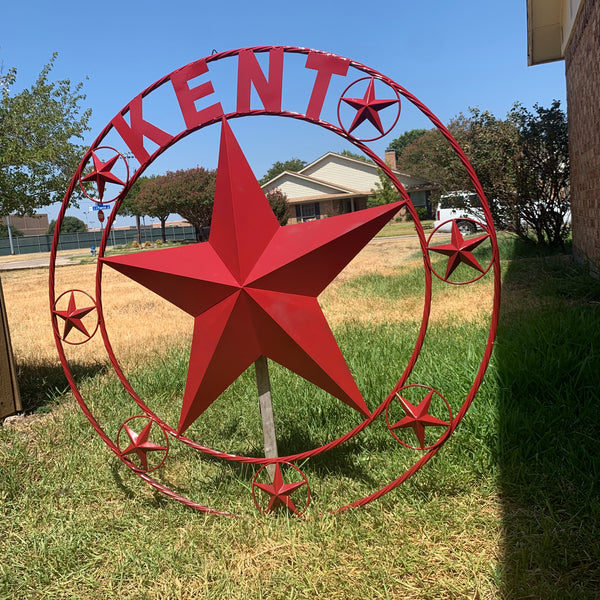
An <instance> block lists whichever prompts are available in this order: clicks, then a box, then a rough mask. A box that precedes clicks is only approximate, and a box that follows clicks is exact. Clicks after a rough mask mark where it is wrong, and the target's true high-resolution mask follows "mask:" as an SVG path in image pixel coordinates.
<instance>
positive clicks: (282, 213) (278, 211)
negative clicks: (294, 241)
mask: <svg viewBox="0 0 600 600" xmlns="http://www.w3.org/2000/svg"><path fill="white" fill-rule="evenodd" d="M266 197H267V200H268V201H269V204H270V205H271V209H272V210H273V212H274V213H275V216H276V217H277V220H278V221H279V224H280V225H285V224H286V223H287V222H288V207H289V204H288V199H287V196H286V195H285V194H284V193H283V192H282V191H281V190H280V189H279V188H275V189H273V190H270V191H268V192H267V193H266Z"/></svg>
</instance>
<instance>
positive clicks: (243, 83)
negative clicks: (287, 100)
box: [237, 48, 283, 113]
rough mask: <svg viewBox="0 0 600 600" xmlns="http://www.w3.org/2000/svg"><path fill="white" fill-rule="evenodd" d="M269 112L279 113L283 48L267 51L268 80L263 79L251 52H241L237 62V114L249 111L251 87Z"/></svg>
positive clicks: (263, 76)
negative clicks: (252, 86)
mask: <svg viewBox="0 0 600 600" xmlns="http://www.w3.org/2000/svg"><path fill="white" fill-rule="evenodd" d="M252 84H254V88H255V89H256V92H257V94H258V96H259V98H260V99H261V101H262V103H263V106H264V107H265V109H266V110H267V111H269V112H281V94H282V87H283V48H271V50H269V79H268V80H267V79H266V78H265V75H264V73H263V72H262V69H261V68H260V65H259V64H258V60H256V56H255V54H254V52H252V50H242V51H241V52H240V54H239V62H238V83H237V112H239V113H245V112H249V111H250V92H251V85H252Z"/></svg>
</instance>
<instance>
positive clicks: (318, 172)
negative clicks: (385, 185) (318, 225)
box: [262, 152, 436, 224]
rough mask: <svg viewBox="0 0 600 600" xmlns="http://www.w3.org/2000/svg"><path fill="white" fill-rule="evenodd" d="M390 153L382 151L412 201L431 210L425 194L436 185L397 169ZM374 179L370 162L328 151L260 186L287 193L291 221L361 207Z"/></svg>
mask: <svg viewBox="0 0 600 600" xmlns="http://www.w3.org/2000/svg"><path fill="white" fill-rule="evenodd" d="M393 154H394V153H393V152H391V153H389V152H386V161H387V164H388V166H390V168H392V170H393V172H394V174H395V176H396V177H397V178H398V180H399V181H400V183H401V184H402V185H403V186H404V188H405V189H406V191H407V192H408V194H409V196H410V198H411V201H412V203H413V204H414V206H415V207H419V208H427V209H428V211H429V212H431V206H430V204H429V196H430V193H431V190H433V189H435V188H436V185H435V184H434V183H432V182H430V181H426V180H425V179H421V178H419V177H413V176H411V175H407V174H406V173H400V172H399V171H397V170H396V169H395V157H394V156H393ZM378 182H379V174H378V171H377V165H375V164H374V163H372V162H364V161H362V160H358V159H355V158H350V157H348V156H343V155H341V154H336V153H335V152H328V153H327V154H325V155H324V156H321V157H320V158H318V159H317V160H315V161H314V162H312V163H310V164H309V165H307V166H306V167H304V169H302V170H301V171H298V172H297V173H293V172H291V171H285V172H283V173H281V174H280V175H278V176H277V177H274V178H273V179H271V180H270V181H268V182H267V183H266V184H265V185H263V186H262V189H263V191H264V192H269V191H271V190H274V189H276V188H279V189H280V190H281V191H282V192H283V193H284V194H285V195H286V196H287V199H288V202H289V205H290V208H289V213H288V216H289V219H288V223H290V224H292V223H299V222H302V221H311V220H313V219H321V218H323V217H330V216H333V215H340V214H343V213H349V212H355V211H357V210H362V209H364V208H366V207H367V198H368V197H369V196H372V195H373V190H374V189H375V185H376V183H378Z"/></svg>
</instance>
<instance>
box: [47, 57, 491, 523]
mask: <svg viewBox="0 0 600 600" xmlns="http://www.w3.org/2000/svg"><path fill="white" fill-rule="evenodd" d="M272 48H274V47H273V46H256V47H252V48H240V49H236V50H231V51H227V52H221V53H216V54H212V55H210V56H208V57H206V58H205V59H204V60H205V61H206V63H210V62H213V61H217V60H221V59H223V58H230V57H234V56H237V55H238V54H239V53H240V52H241V51H242V50H250V51H252V52H255V53H261V52H268V51H270V50H271V49H272ZM280 48H282V49H283V50H284V52H287V53H292V54H294V53H295V54H304V55H307V54H309V52H315V53H316V54H322V55H326V54H329V53H326V52H322V51H316V50H310V49H308V48H299V47H291V46H280ZM349 66H350V67H353V68H354V69H357V70H359V71H362V72H363V73H365V74H367V75H369V76H372V77H375V78H377V79H380V80H381V81H383V82H384V83H386V84H387V85H389V86H390V87H392V89H394V90H396V91H397V92H398V93H399V94H400V95H401V96H403V97H404V98H405V99H406V100H408V101H409V102H410V103H411V104H413V105H414V106H415V107H416V108H417V109H418V110H420V111H421V112H422V113H423V114H424V115H425V116H426V117H427V118H429V120H430V121H431V122H432V123H433V124H434V126H435V127H436V128H437V129H438V130H439V131H440V132H441V133H442V135H443V136H444V137H445V138H446V140H447V141H448V143H449V144H450V146H451V147H452V149H453V150H454V152H455V153H456V155H457V156H458V158H459V160H460V161H461V162H462V164H463V166H464V167H465V169H466V171H467V173H468V175H469V177H470V179H471V181H472V183H473V186H474V188H475V192H476V193H477V194H478V196H479V198H480V199H481V201H482V210H483V212H484V215H485V218H486V221H488V222H489V223H491V222H492V217H491V212H490V210H489V206H488V204H487V201H486V199H485V194H484V192H483V189H482V187H481V184H480V183H479V181H478V179H477V176H476V174H475V171H474V170H473V167H472V166H471V165H470V163H469V161H468V159H467V157H466V155H465V154H464V152H463V151H462V149H461V148H460V146H459V144H458V142H456V140H455V139H454V138H453V137H452V135H451V134H450V132H449V131H448V129H447V128H446V127H445V126H444V125H443V123H442V122H441V121H440V120H439V119H438V118H437V117H436V116H435V115H434V114H433V113H432V112H431V111H430V110H429V109H428V108H427V107H426V106H425V105H424V104H423V103H421V102H420V101H419V100H418V99H417V98H416V97H415V96H414V95H412V94H411V93H410V92H408V91H407V90H405V89H404V88H402V87H401V86H399V85H398V84H396V83H395V82H393V81H392V80H391V79H389V78H387V77H385V76H383V75H381V74H380V73H378V72H377V71H375V70H374V69H371V68H370V67H367V66H365V65H363V64H361V63H359V62H356V61H352V60H349ZM170 76H171V73H169V74H167V75H165V76H164V77H162V78H161V79H159V80H158V81H156V82H155V83H153V84H152V85H150V86H149V87H148V88H146V90H144V91H143V92H142V94H141V97H145V96H147V95H148V94H150V93H151V92H152V91H154V90H156V89H157V88H159V87H160V86H162V85H163V84H164V83H166V82H168V81H169V78H170ZM127 110H128V106H125V107H124V108H123V109H122V110H121V111H120V114H122V115H123V114H125V113H126V112H127ZM254 115H257V116H258V115H276V116H283V117H289V118H295V119H301V120H304V121H309V122H311V123H314V124H317V125H319V126H321V127H324V128H326V129H328V130H330V131H332V132H334V133H337V134H338V135H340V136H341V137H344V138H345V139H347V140H348V141H350V142H351V143H353V144H354V145H355V146H356V147H357V148H358V149H359V150H361V151H362V152H363V153H365V154H366V155H367V156H369V158H371V159H373V160H374V161H375V162H376V163H377V164H378V166H379V167H380V168H381V169H382V171H383V172H384V173H385V174H386V175H387V176H388V177H390V179H391V180H392V181H393V183H394V185H395V186H396V188H397V189H398V191H399V193H400V194H401V195H402V197H403V198H404V199H405V200H406V201H407V208H408V210H409V212H410V214H411V215H412V216H413V219H414V221H415V227H416V229H417V235H418V237H419V242H420V245H421V248H422V252H423V256H424V263H425V266H426V267H427V263H428V256H427V243H426V241H425V235H424V232H423V229H422V227H421V226H420V223H419V221H418V219H416V218H415V217H416V216H417V215H416V210H415V209H414V207H413V206H412V204H411V203H410V201H409V199H408V195H407V194H406V191H405V190H404V188H403V187H402V185H401V184H400V182H399V181H398V180H397V179H396V178H395V177H394V176H393V173H392V172H391V170H390V169H389V168H388V167H387V165H385V164H383V163H382V161H381V160H380V159H379V158H378V157H377V156H376V155H375V154H374V153H373V152H372V151H371V150H370V149H369V148H368V147H367V146H365V145H364V143H363V142H362V141H360V140H357V139H355V138H353V137H352V136H351V135H349V134H347V133H345V132H344V131H343V130H341V129H340V128H338V127H336V126H334V125H332V124H331V123H327V122H325V121H322V120H311V119H308V118H307V117H306V116H305V115H301V114H298V113H293V112H287V111H281V112H272V111H267V110H250V111H248V112H247V113H243V114H242V113H230V114H228V115H225V117H226V118H238V117H245V116H254ZM220 118H221V116H220V117H219V118H218V119H215V120H214V121H212V122H208V123H205V124H203V125H202V126H201V127H196V128H193V129H190V130H185V131H182V132H181V133H180V134H178V135H176V136H174V138H173V139H172V140H171V142H170V143H169V144H168V145H165V146H163V147H161V148H159V149H158V150H156V151H155V152H154V153H153V154H152V155H151V157H150V158H151V160H150V161H148V162H147V163H146V164H145V166H144V167H143V168H140V169H138V171H136V173H135V175H134V177H133V178H131V179H128V182H127V185H126V186H125V188H124V189H123V191H122V193H121V194H120V195H119V196H118V199H117V205H116V210H114V211H112V212H111V215H110V216H109V219H108V223H107V227H106V228H105V232H104V236H103V238H102V242H101V247H100V256H103V254H104V250H105V248H106V244H107V240H108V233H109V231H110V226H111V225H112V222H113V221H114V217H115V213H116V212H117V210H118V206H119V204H120V202H121V200H122V199H123V198H124V197H125V195H126V193H127V192H128V190H129V189H130V187H131V185H133V183H134V181H135V180H136V179H137V177H139V176H140V175H141V174H142V173H143V170H144V169H145V168H146V167H147V166H148V165H149V164H150V163H151V162H152V160H154V159H155V158H157V157H158V156H159V155H160V154H162V153H163V152H164V151H165V150H167V149H168V148H169V147H170V146H172V145H173V144H175V143H177V142H178V141H179V140H180V139H183V138H184V137H186V136H187V135H189V134H191V133H192V132H194V131H196V130H198V129H201V128H203V127H207V126H209V125H212V124H214V123H215V122H217V121H218V120H220ZM111 128H112V125H111V124H110V123H109V124H108V125H107V126H106V127H105V128H104V129H103V130H102V132H101V133H100V135H99V136H98V137H97V138H96V140H95V142H94V143H93V144H92V146H91V148H90V151H91V150H92V149H94V148H97V147H100V144H101V142H102V140H103V139H104V138H105V137H106V136H107V135H108V133H109V132H110V130H111ZM83 168H84V165H83V163H82V164H80V166H79V167H78V169H77V170H76V173H75V175H74V177H73V179H72V180H71V183H70V185H69V188H68V190H67V192H66V194H65V199H64V200H63V206H62V208H61V212H60V214H59V216H58V218H57V225H56V229H55V234H54V239H53V244H52V252H51V262H50V273H49V279H50V283H49V297H50V306H51V307H52V306H53V303H54V300H55V288H54V275H55V269H56V251H57V247H58V238H59V235H60V227H61V225H62V221H63V220H64V216H65V210H66V207H67V206H68V203H69V199H70V196H71V194H72V193H73V190H74V187H75V185H76V182H77V181H78V179H79V177H80V176H81V173H82V172H83ZM489 233H490V241H491V243H492V255H493V258H492V264H493V266H494V304H493V310H492V318H491V321H490V330H489V334H488V338H487V342H486V346H485V349H484V352H483V357H482V360H481V362H480V365H479V368H478V370H477V373H476V375H475V379H474V382H473V384H472V386H471V388H470V390H469V392H468V394H467V396H466V398H465V400H464V402H463V404H462V406H461V408H460V410H459V411H458V413H457V415H456V417H455V418H454V420H453V422H452V425H451V427H450V429H449V432H448V437H449V436H450V435H451V434H452V433H453V431H454V430H455V429H456V427H457V426H458V424H459V423H460V421H461V420H462V418H463V417H464V415H465V414H466V411H467V410H468V408H469V406H470V405H471V403H472V402H473V399H474V397H475V394H476V393H477V390H478V389H479V387H480V385H481V382H482V380H483V376H484V374H485V371H486V368H487V366H488V364H489V360H490V357H491V353H492V350H493V342H494V339H495V336H496V331H497V327H498V314H499V307H500V262H499V255H498V247H497V239H496V234H495V230H494V229H493V228H490V230H489ZM101 272H102V266H101V264H100V266H99V268H98V273H97V278H96V290H97V292H101ZM425 278H426V290H425V295H426V300H425V306H424V310H423V318H422V322H421V328H420V331H419V335H418V339H417V342H416V344H415V348H414V350H413V352H412V354H411V357H410V359H409V362H408V364H407V366H406V368H405V370H404V373H403V374H402V376H401V377H400V380H399V381H398V383H397V384H396V386H394V389H393V390H392V391H391V392H390V395H389V396H388V398H387V399H386V401H387V400H389V398H390V396H392V395H393V394H394V393H395V392H396V391H397V390H398V389H399V388H400V387H402V386H403V385H404V383H405V382H406V380H407V378H408V376H409V375H410V373H411V371H412V368H413V367H414V364H415V362H416V360H417V358H418V356H419V353H420V350H421V348H422V345H423V343H424V339H425V334H426V331H427V323H428V318H429V311H430V306H429V304H430V300H431V275H430V270H429V268H426V269H425ZM97 297H98V304H97V305H98V310H99V315H100V328H101V332H102V336H103V339H104V342H105V346H106V348H107V352H108V354H109V357H110V360H111V362H112V363H113V366H114V368H115V371H116V373H117V375H118V376H119V378H120V379H121V381H122V382H123V385H124V386H125V388H126V389H127V391H128V392H129V393H130V395H131V396H132V398H133V399H134V400H135V401H136V403H137V404H138V405H139V406H140V407H141V408H142V410H143V411H144V413H146V414H147V415H148V416H149V417H151V418H154V417H155V415H153V413H152V411H150V410H149V409H148V407H146V406H145V404H144V403H143V402H142V401H141V399H139V398H137V394H135V392H134V391H133V389H132V388H131V386H130V385H129V384H128V382H127V380H126V378H125V376H124V374H123V372H122V371H121V369H120V367H119V366H118V363H117V361H116V358H115V356H114V352H113V351H112V348H111V346H110V342H109V341H108V336H107V335H106V330H105V327H104V321H103V316H102V309H101V300H100V295H99V293H98V294H97ZM55 341H56V345H57V350H58V353H59V356H60V360H61V363H62V365H63V369H64V371H65V375H66V377H67V380H68V381H69V384H70V386H71V389H72V390H73V393H74V395H75V397H76V399H77V401H78V403H79V404H80V406H81V408H82V410H83V412H84V414H85V415H86V417H87V418H88V420H89V421H90V423H91V424H92V426H93V427H94V429H95V430H96V432H97V433H98V435H99V436H100V437H101V438H102V439H103V440H104V442H105V443H106V444H107V446H108V447H109V448H110V449H111V450H112V451H113V452H115V453H116V454H118V448H116V446H115V444H114V443H113V442H112V440H111V439H110V438H109V437H108V435H107V434H106V433H105V432H104V430H103V429H102V427H101V426H100V424H99V423H98V421H97V420H96V419H95V418H94V416H93V415H92V413H91V411H90V410H89V408H88V407H87V405H86V403H85V401H84V399H83V397H82V396H81V393H80V392H79V390H78V388H77V384H76V382H75V380H74V378H73V375H72V372H71V370H70V368H69V365H68V363H67V360H66V357H65V353H64V349H63V347H62V340H61V339H60V337H58V336H57V335H56V330H55ZM386 401H384V402H382V404H381V405H380V406H379V407H378V409H376V411H374V413H373V414H372V416H371V418H370V419H367V420H365V421H364V422H363V423H362V424H361V425H359V426H357V427H356V428H355V429H354V430H352V431H351V432H349V433H348V434H346V435H345V436H342V437H341V438H339V439H338V440H334V441H333V442H330V443H329V444H327V445H325V446H323V447H322V449H321V450H320V451H324V450H328V449H331V448H332V447H334V446H336V445H338V444H340V443H342V442H344V441H346V440H348V439H350V437H352V436H353V435H355V434H356V433H358V432H359V431H362V429H364V428H365V427H366V426H367V425H368V424H370V423H371V422H372V421H373V420H374V419H375V418H377V416H379V414H381V412H382V411H383V409H384V405H385V402H386ZM157 420H158V421H160V420H159V419H157ZM165 429H166V430H167V431H168V432H169V433H170V434H171V435H176V434H175V433H174V431H173V430H172V429H170V428H168V427H166V428H165ZM179 439H180V440H181V441H183V442H185V443H188V444H189V445H190V446H192V447H194V448H197V449H200V450H203V451H205V452H207V453H208V454H210V455H213V456H217V457H220V458H223V459H226V460H238V461H240V462H258V463H261V464H265V465H266V464H270V463H271V462H274V460H267V459H262V460H255V459H250V458H249V457H230V456H229V455H227V454H226V453H221V452H218V451H211V450H210V449H207V448H203V447H202V446H201V445H199V444H196V443H193V442H192V441H191V440H186V439H185V438H184V437H183V436H180V437H179ZM441 446H442V445H439V446H436V447H435V448H432V449H431V450H429V451H427V452H426V453H425V454H424V455H423V456H422V457H421V458H420V459H419V460H418V461H417V462H416V463H415V464H414V465H413V466H412V467H411V468H409V469H408V470H407V471H405V472H404V473H403V474H402V475H400V476H399V477H398V478H396V479H395V480H393V481H391V482H390V483H389V484H387V485H386V486H384V487H382V488H380V489H379V490H376V491H375V492H373V493H371V494H369V495H368V496H365V497H363V498H361V499H359V500H356V501H355V502H352V503H351V504H347V505H345V506H341V507H339V508H338V509H337V511H345V510H348V509H350V508H356V507H359V506H364V505H365V504H367V503H369V502H372V501H373V500H376V499H378V498H380V497H381V496H383V495H384V494H386V493H388V492H389V491H391V490H393V489H394V488H396V487H397V486H398V485H400V484H401V483H403V482H404V481H406V480H407V479H408V478H409V477H411V476H412V475H413V474H414V473H416V471H417V470H418V469H420V468H421V467H422V466H423V465H425V464H426V463H427V462H428V461H429V460H430V459H431V458H432V457H433V456H434V455H435V454H436V453H437V451H438V450H439V449H440V448H441ZM315 453H316V452H315V451H309V452H306V453H302V454H299V455H294V457H287V458H294V459H300V458H303V457H306V458H308V457H309V456H312V455H314V454H315ZM279 460H282V459H279ZM137 474H138V475H139V476H140V477H141V478H142V479H143V480H144V481H146V482H147V483H149V484H150V485H151V486H153V487H154V488H155V489H157V490H159V491H161V492H162V493H164V494H166V495H167V496H169V497H171V498H174V499H175V500H177V501H178V502H181V503H183V504H185V505H187V506H189V507H191V508H194V509H196V510H200V511H203V512H208V513H211V514H219V515H226V516H235V515H232V514H231V513H228V512H226V511H222V510H219V509H214V508H210V507H208V506H204V505H201V504H198V503H196V502H193V501H192V500H190V499H188V498H185V497H183V496H181V495H179V494H177V493H175V492H173V491H172V490H170V489H169V488H167V487H165V486H164V485H162V484H161V483H159V482H157V481H155V480H154V479H152V478H151V477H150V476H148V475H147V474H145V473H139V472H137Z"/></svg>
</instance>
